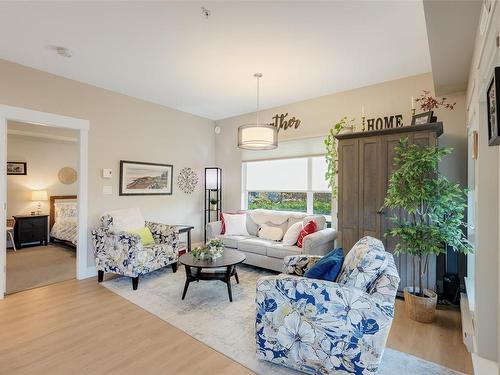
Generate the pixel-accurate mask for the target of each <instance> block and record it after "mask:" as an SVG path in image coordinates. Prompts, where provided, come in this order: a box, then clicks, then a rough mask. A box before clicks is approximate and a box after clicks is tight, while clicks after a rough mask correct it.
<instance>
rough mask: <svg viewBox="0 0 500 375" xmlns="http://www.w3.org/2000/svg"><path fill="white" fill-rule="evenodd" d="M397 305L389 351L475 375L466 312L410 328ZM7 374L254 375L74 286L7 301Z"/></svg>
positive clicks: (108, 295)
mask: <svg viewBox="0 0 500 375" xmlns="http://www.w3.org/2000/svg"><path fill="white" fill-rule="evenodd" d="M403 307H404V306H403V303H402V301H397V303H396V318H395V320H394V323H393V326H392V330H391V335H390V337H389V341H388V346H389V347H391V348H394V349H396V350H400V351H404V352H407V353H410V354H413V355H416V356H418V357H421V358H424V359H427V360H429V361H433V362H437V363H440V364H442V365H444V366H447V367H450V368H453V369H456V370H459V371H462V372H464V373H467V374H472V365H471V360H470V355H469V353H467V352H466V349H465V347H464V346H463V344H462V342H461V331H460V313H459V312H458V311H453V310H446V311H439V312H438V319H437V320H436V323H435V324H432V325H424V324H420V323H416V322H412V321H410V320H409V319H408V318H406V316H405V314H404V309H403ZM0 374H10V375H15V374H37V375H39V374H51V375H52V374H55V375H59V374H61V375H62V374H141V375H146V374H178V375H187V374H218V375H219V374H222V375H224V374H231V375H240V374H252V372H251V371H250V370H248V369H246V368H245V367H243V366H241V365H240V364H238V363H236V362H233V361H232V360H230V359H229V358H227V357H225V356H224V355H222V354H220V353H218V352H216V351H215V350H213V349H211V348H210V347H208V346H206V345H204V344H202V343H200V342H199V341H197V340H195V339H194V338H192V337H191V336H189V335H187V334H185V333H184V332H182V331H180V330H178V329H177V328H175V327H173V326H171V325H169V324H167V323H165V322H164V321H162V320H160V319H159V318H157V317H156V316H154V315H152V314H150V313H148V312H147V311H145V310H142V309H141V308H139V307H137V306H136V305H134V304H132V303H130V302H128V301H127V300H125V299H123V298H121V297H119V296H118V295H116V294H114V293H112V292H110V291H109V290H107V289H106V288H104V287H102V286H100V285H98V284H97V282H96V280H95V279H88V280H84V281H76V280H69V281H65V282H62V283H58V284H53V285H49V286H46V287H42V288H38V289H33V290H29V291H25V292H22V293H17V294H13V295H10V296H7V297H6V299H5V300H3V301H0Z"/></svg>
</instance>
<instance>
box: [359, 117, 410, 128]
mask: <svg viewBox="0 0 500 375" xmlns="http://www.w3.org/2000/svg"><path fill="white" fill-rule="evenodd" d="M366 123H367V124H368V129H367V130H382V129H392V128H401V127H403V115H393V116H384V117H377V118H369V119H367V120H366Z"/></svg>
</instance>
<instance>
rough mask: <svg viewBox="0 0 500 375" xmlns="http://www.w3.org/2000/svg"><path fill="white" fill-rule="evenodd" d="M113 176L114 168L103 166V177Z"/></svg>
mask: <svg viewBox="0 0 500 375" xmlns="http://www.w3.org/2000/svg"><path fill="white" fill-rule="evenodd" d="M112 177H113V170H112V169H105V168H103V170H102V178H112Z"/></svg>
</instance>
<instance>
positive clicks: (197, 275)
mask: <svg viewBox="0 0 500 375" xmlns="http://www.w3.org/2000/svg"><path fill="white" fill-rule="evenodd" d="M245 259H246V257H245V254H243V253H241V252H239V251H236V250H228V249H225V250H224V253H223V254H222V256H220V257H218V258H216V259H214V260H213V261H212V262H210V261H207V260H196V259H194V257H193V256H192V255H191V254H190V253H186V254H184V255H182V256H181V257H180V258H179V262H181V264H184V266H185V267H186V283H185V284H184V291H183V292H182V299H184V297H186V292H187V290H188V287H189V283H191V282H192V281H199V280H220V281H223V282H225V283H226V284H227V292H228V294H229V301H230V302H233V294H232V292H231V276H234V278H235V279H236V283H237V284H239V283H240V280H239V279H238V273H237V272H236V265H237V264H240V263H242V262H244V261H245ZM217 268H224V270H217ZM204 269H210V271H203V270H204Z"/></svg>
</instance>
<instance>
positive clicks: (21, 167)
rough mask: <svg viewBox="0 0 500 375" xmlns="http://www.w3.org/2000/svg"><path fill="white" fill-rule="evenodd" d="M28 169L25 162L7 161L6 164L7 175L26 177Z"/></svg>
mask: <svg viewBox="0 0 500 375" xmlns="http://www.w3.org/2000/svg"><path fill="white" fill-rule="evenodd" d="M27 173H28V169H27V166H26V162H21V161H8V162H7V175H19V176H22V175H26V174H27Z"/></svg>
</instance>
